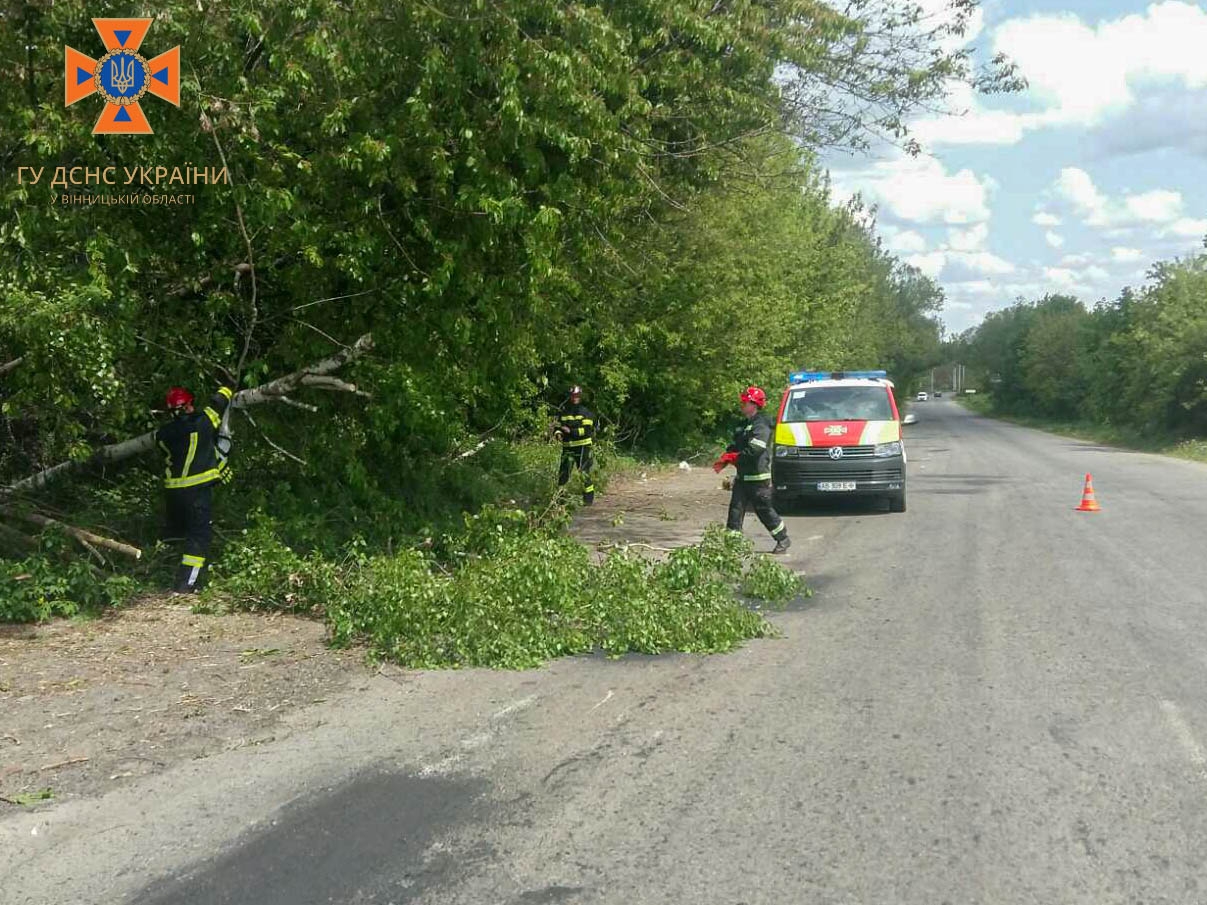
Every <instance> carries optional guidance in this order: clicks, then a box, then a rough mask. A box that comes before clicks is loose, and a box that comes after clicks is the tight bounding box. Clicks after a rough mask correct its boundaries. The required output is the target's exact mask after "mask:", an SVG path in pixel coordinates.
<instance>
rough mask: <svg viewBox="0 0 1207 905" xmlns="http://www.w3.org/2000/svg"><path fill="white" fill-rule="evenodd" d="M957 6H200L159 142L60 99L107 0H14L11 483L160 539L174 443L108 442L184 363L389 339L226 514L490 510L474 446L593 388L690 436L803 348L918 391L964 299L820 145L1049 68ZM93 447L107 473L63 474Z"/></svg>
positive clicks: (661, 443)
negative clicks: (906, 251)
mask: <svg viewBox="0 0 1207 905" xmlns="http://www.w3.org/2000/svg"><path fill="white" fill-rule="evenodd" d="M951 6H952V9H951V15H950V16H947V17H944V18H943V19H942V20H933V19H930V18H927V17H926V16H925V15H924V14H923V12H922V11H921V10H920V9H919V8H917V7H916V6H915V5H914V4H912V3H910V2H906V0H889V2H886V3H882V4H876V5H874V7H875V8H874V9H873V8H872V7H870V6H869V5H867V4H858V3H857V4H852V5H849V6H848V7H847V8H845V9H844V10H840V9H837V8H835V7H833V6H832V5H831V4H828V3H824V2H820V0H757V2H756V0H708V2H702V0H609V2H606V3H605V2H590V0H582V2H572V3H567V2H563V0H426V2H417V3H402V4H399V3H396V2H387V0H366V2H361V3H357V4H354V5H350V4H347V3H345V2H342V0H291V2H289V3H285V2H280V0H270V2H267V3H262V2H261V3H254V4H253V3H250V2H234V3H231V4H226V5H223V6H221V7H219V8H211V7H209V6H207V7H205V8H204V9H203V8H200V7H199V6H198V5H197V4H194V3H186V2H182V0H168V2H165V3H162V4H158V5H157V7H156V12H155V20H154V22H153V24H152V26H151V28H150V30H149V32H148V34H147V37H146V39H145V44H144V48H143V53H144V55H146V56H148V57H150V56H153V55H154V54H157V53H161V52H163V51H164V50H167V49H168V48H170V47H172V46H175V45H177V44H178V45H180V47H181V60H182V84H181V95H182V100H181V105H180V107H179V109H177V108H173V107H171V106H169V105H168V104H166V103H163V102H162V101H160V100H158V99H155V98H152V97H149V96H148V97H147V98H146V99H144V101H143V109H144V110H145V112H146V113H147V116H148V118H149V120H150V121H151V123H152V125H153V128H154V134H153V135H146V136H137V137H131V136H93V135H92V134H91V129H92V125H93V123H94V121H95V118H96V116H97V115H99V112H100V103H99V100H97V99H96V98H93V99H85V100H83V101H80V102H79V103H78V104H75V105H73V106H71V107H64V105H63V92H62V85H61V82H60V80H61V79H62V77H63V75H62V72H63V70H62V60H63V45H64V44H67V45H70V46H72V47H74V48H77V49H79V50H81V51H83V52H87V53H89V54H90V55H91V56H93V57H99V56H101V54H102V53H103V51H102V48H101V45H100V42H99V38H98V36H97V34H96V32H95V30H94V29H93V27H92V24H91V17H93V16H98V15H105V12H104V10H100V9H99V8H97V7H96V5H95V4H91V5H90V4H86V3H83V2H82V0H67V2H62V3H55V4H42V3H34V2H6V3H4V4H3V5H0V62H2V64H3V65H4V67H5V71H6V72H9V73H10V74H12V75H14V76H19V78H8V79H5V80H4V82H3V83H2V84H0V167H2V171H3V181H2V183H0V195H2V196H3V204H4V207H5V209H6V210H7V211H10V212H11V215H10V216H8V217H7V218H6V219H5V220H4V221H3V222H0V400H2V402H0V486H2V487H7V488H13V487H14V486H15V485H18V482H22V481H25V483H24V484H20V485H19V486H20V487H21V491H20V493H16V492H11V491H10V492H9V493H7V495H6V500H7V502H6V500H0V503H2V504H4V505H18V504H20V505H29V506H34V507H35V508H37V507H41V509H42V510H43V511H47V512H51V513H52V514H53V513H56V512H57V513H59V514H61V515H63V516H65V517H70V516H71V515H72V514H73V513H74V514H75V516H76V518H77V519H80V518H83V519H85V520H86V521H91V522H92V523H93V524H98V523H105V524H108V525H113V526H116V527H117V528H119V529H121V530H122V531H123V532H124V535H125V536H128V537H138V536H140V535H141V536H142V537H144V538H145V537H147V536H148V534H149V533H150V532H151V530H152V529H151V528H150V527H147V526H145V525H144V524H143V523H144V522H146V517H145V516H146V509H147V498H148V497H149V496H153V495H154V493H155V491H154V467H153V463H152V466H151V467H149V468H148V467H145V465H144V467H141V468H140V467H131V464H130V462H129V461H125V462H117V461H115V460H114V457H109V458H104V457H98V456H97V452H98V450H106V449H112V448H116V447H115V445H117V444H120V443H121V442H122V441H129V438H131V437H136V436H139V435H141V434H143V433H144V432H145V431H147V430H148V429H150V428H151V427H153V426H154V425H155V423H156V422H157V419H160V418H162V413H161V412H158V411H157V409H159V408H160V406H161V401H160V400H161V399H162V393H163V391H164V389H165V388H166V387H168V386H170V385H173V384H182V385H185V386H190V387H192V388H194V390H195V391H196V392H198V393H199V394H201V393H205V392H207V391H208V390H209V388H210V384H212V383H213V382H214V381H215V380H216V379H217V377H216V374H218V373H219V372H220V369H222V368H225V369H227V370H230V371H234V372H237V374H238V377H239V383H240V388H241V389H245V390H247V389H253V388H256V387H262V386H265V385H271V384H272V382H273V381H274V380H277V379H279V378H280V377H281V376H282V375H298V374H300V373H302V372H303V371H304V369H306V368H307V367H308V366H309V365H311V364H312V363H314V362H321V361H327V360H330V359H331V357H332V356H338V355H340V354H341V353H342V352H347V351H348V350H349V349H352V348H353V347H354V345H355V344H356V343H357V342H358V340H361V339H362V338H365V337H371V348H372V353H371V354H365V355H357V356H345V357H344V358H342V359H341V361H344V362H346V363H347V366H346V368H344V370H343V371H341V372H340V373H339V374H337V375H331V376H329V378H328V379H327V381H326V382H320V381H308V380H303V379H300V378H299V379H297V380H294V381H293V382H292V383H290V384H289V386H288V392H285V391H284V390H281V391H280V392H276V393H268V394H261V396H260V397H257V398H256V400H255V401H259V402H264V403H266V404H264V405H262V406H259V407H257V408H256V409H255V411H254V413H253V411H252V410H251V408H244V409H242V410H241V411H240V412H236V414H235V416H234V421H233V427H234V429H235V434H236V444H237V445H236V455H235V460H234V464H235V467H236V471H237V474H238V477H237V479H236V484H235V485H234V487H233V489H232V490H231V491H230V492H229V493H228V494H227V496H228V497H230V498H231V499H232V500H235V499H237V500H239V502H238V503H234V502H232V503H230V504H229V505H230V507H231V509H230V510H229V511H228V517H230V518H233V519H235V521H236V522H237V521H238V520H240V519H247V518H250V517H251V515H250V514H251V513H252V512H253V511H254V510H261V511H269V512H275V513H283V512H288V513H290V514H291V518H294V517H296V518H294V520H295V522H296V528H297V530H296V532H295V533H296V535H297V536H298V537H301V538H304V539H306V540H308V541H310V542H315V543H317V542H318V541H319V540H320V539H321V538H322V537H324V536H325V535H326V534H327V533H329V532H331V531H334V530H335V528H334V527H333V526H334V525H336V523H338V524H340V525H342V526H343V527H342V529H341V531H342V534H341V536H344V537H346V536H348V535H349V534H350V533H351V532H353V531H361V530H364V529H365V523H366V521H369V522H371V521H372V520H373V518H374V515H373V514H374V513H383V512H384V513H386V515H383V516H382V520H383V522H388V521H389V520H390V519H392V518H394V517H395V516H400V514H401V513H406V514H408V516H413V515H414V514H415V513H416V512H419V513H421V514H423V513H430V512H435V511H437V510H438V509H439V508H440V507H441V506H445V507H448V506H450V505H451V506H452V508H453V509H457V508H459V507H464V506H468V505H470V504H471V503H473V502H475V501H479V502H480V495H478V494H476V492H475V491H474V490H473V488H472V487H469V485H472V484H473V482H474V481H475V480H478V478H475V477H473V476H472V475H468V474H467V473H466V472H465V470H464V467H463V466H464V463H465V460H463V459H462V456H464V455H465V453H466V452H467V451H473V450H475V449H477V448H478V444H479V443H480V442H481V440H482V439H483V438H485V437H498V438H501V439H504V440H521V439H524V438H530V437H534V436H537V435H539V434H540V432H541V430H542V428H543V427H544V424H545V422H546V418H547V413H548V410H549V409H551V408H553V407H556V406H557V405H558V404H559V403H560V402H561V401H562V399H563V396H564V392H565V387H566V386H568V385H569V383H570V382H577V383H581V384H583V385H584V386H586V387H587V388H588V393H589V400H588V401H589V402H590V404H592V406H593V408H595V409H596V410H598V412H599V413H600V415H601V419H602V421H603V424H604V429H603V433H604V436H605V438H609V439H611V440H613V441H615V442H618V443H620V444H622V445H625V446H627V447H629V448H632V449H641V450H647V451H651V452H662V453H678V454H681V453H683V452H684V451H686V450H690V449H692V448H694V447H695V446H696V445H698V444H699V443H701V442H703V441H706V440H708V439H710V438H712V437H713V436H715V435H716V432H717V430H718V429H719V427H720V426H721V425H722V423H723V422H724V420H725V419H726V418H727V417H729V416H730V414H731V411H732V408H733V400H734V398H735V394H736V391H737V389H738V388H739V387H741V386H744V385H746V384H748V383H762V384H764V385H766V386H768V387H769V388H775V387H777V386H779V385H781V384H782V382H783V380H784V377H785V374H786V372H787V370H789V369H792V368H797V367H802V366H810V367H842V366H851V367H856V366H858V367H887V368H888V369H889V370H890V371H892V372H893V374H894V376H895V377H897V378H898V380H900V381H903V382H909V381H910V380H911V379H913V377H914V376H915V375H917V374H919V373H921V371H922V370H923V369H925V368H927V367H929V366H930V365H931V364H932V363H934V361H935V359H936V357H937V356H938V354H939V344H940V343H939V327H938V324H937V320H936V314H937V312H938V310H939V308H940V306H941V304H942V294H941V291H940V290H939V288H938V287H937V286H936V285H935V284H934V283H932V282H931V281H930V280H928V279H927V278H926V277H924V276H923V275H921V274H920V273H919V272H918V271H916V270H914V269H912V268H909V267H906V266H904V265H903V264H902V263H900V262H899V261H897V260H896V259H894V258H893V257H892V256H891V255H889V254H888V253H886V251H885V250H884V249H883V248H882V247H881V245H880V243H879V240H878V239H877V237H876V234H875V227H874V223H873V221H872V218H871V217H870V216H869V214H868V212H867V211H865V210H862V209H860V208H859V207H858V205H839V204H836V203H835V202H834V200H833V199H832V198H831V195H830V192H829V187H828V184H827V180H826V177H825V173H824V170H823V168H822V167H821V166H820V165H819V163H818V154H819V153H821V152H823V151H825V150H828V149H834V148H844V149H848V150H855V151H858V150H860V149H863V148H865V147H866V146H867V145H868V144H869V143H870V142H872V141H876V140H881V139H884V138H888V139H890V140H895V141H898V142H901V143H905V144H906V145H907V146H908V144H909V139H908V133H907V130H906V128H905V126H904V125H903V124H904V123H905V121H906V120H907V118H908V116H909V114H910V113H911V112H913V111H915V110H918V109H921V108H924V107H929V106H933V105H934V104H935V103H937V102H938V101H939V100H940V99H941V98H942V97H943V96H944V94H945V92H946V90H947V87H948V86H949V85H950V83H951V81H952V80H953V79H957V80H965V81H970V82H972V83H974V84H975V85H976V86H977V87H978V88H979V89H980V90H983V91H997V90H1010V89H1011V88H1012V87H1015V86H1016V85H1017V81H1016V80H1015V79H1014V75H1013V72H1012V71H1011V69H1010V67H1009V66H1008V65H1007V64H1006V63H1005V61H1002V60H996V61H994V62H993V63H992V64H991V65H989V66H988V67H986V68H982V69H978V68H976V67H975V66H974V65H973V62H972V59H971V57H970V55H969V52H968V51H967V50H951V49H950V48H951V47H952V46H953V44H954V43H958V42H953V41H952V40H951V39H952V37H953V36H955V35H958V34H960V33H962V30H963V28H964V25H965V24H966V22H967V20H968V17H969V16H970V15H971V14H972V13H973V12H974V11H975V7H976V3H975V2H972V0H956V2H953V3H952V5H951ZM186 164H187V165H190V166H194V167H205V168H225V169H226V171H227V173H228V174H229V177H230V183H229V185H227V184H218V185H213V184H210V185H195V186H190V187H189V192H190V194H191V195H192V196H193V197H194V199H195V200H194V202H193V203H191V204H182V205H177V206H173V207H170V208H169V207H147V206H145V205H139V206H134V207H122V206H120V205H112V204H110V205H100V204H97V205H84V206H80V205H70V206H63V205H62V204H55V203H54V200H55V199H54V195H55V190H53V189H52V188H51V187H50V186H49V185H48V180H46V179H43V180H42V181H41V182H39V183H37V184H31V183H30V181H29V180H27V179H26V180H18V179H17V178H16V174H17V170H18V167H26V166H33V167H43V168H45V171H46V172H52V171H54V170H56V169H57V168H58V167H66V168H69V169H70V168H74V167H80V168H84V169H85V170H88V169H96V168H99V169H101V170H102V171H103V170H104V169H105V168H108V167H117V168H119V169H118V170H117V172H125V171H126V169H127V168H133V167H157V166H165V167H168V168H169V169H170V168H172V167H175V166H185V165H186ZM77 191H82V192H90V193H102V192H106V191H109V189H108V187H106V186H104V185H100V186H88V187H86V188H84V189H79V190H77ZM253 395H254V394H253ZM248 398H249V399H250V397H248ZM492 456H493V457H494V458H492ZM500 457H501V458H500ZM479 460H480V461H481V462H482V463H483V464H482V467H483V469H487V470H489V469H490V468H496V470H497V471H498V472H499V473H500V474H503V473H506V472H507V469H508V468H511V467H512V466H513V465H514V463H513V462H511V461H510V460H509V459H507V457H506V456H505V455H504V454H502V453H493V454H490V455H488V454H487V453H486V452H484V453H483V454H482V455H481V456H479V457H475V458H474V459H473V460H471V461H474V462H477V461H479ZM68 462H74V463H83V464H85V465H87V466H88V467H80V468H75V467H71V468H67V469H64V470H59V471H54V472H53V475H56V476H58V475H62V476H63V477H64V479H65V480H64V482H63V484H62V486H55V487H50V486H47V487H43V486H42V485H41V484H38V485H37V487H36V488H33V486H32V485H31V484H30V482H29V480H28V479H30V477H31V476H34V475H40V474H43V473H45V472H46V471H47V469H52V468H54V467H55V466H59V465H63V464H65V463H68ZM145 462H146V460H145V459H144V463H145ZM68 475H70V476H71V477H70V478H69V479H68ZM450 475H451V477H450ZM492 486H495V485H492ZM467 488H468V489H467ZM35 489H36V491H37V492H36V493H35V492H34V490H35ZM496 489H497V488H496ZM335 511H338V512H340V513H342V515H341V516H340V517H339V518H338V519H335V518H333V517H332V513H333V512H335Z"/></svg>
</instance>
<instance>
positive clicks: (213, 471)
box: [163, 468, 219, 490]
mask: <svg viewBox="0 0 1207 905" xmlns="http://www.w3.org/2000/svg"><path fill="white" fill-rule="evenodd" d="M218 477H219V475H218V469H217V468H210V469H207V470H206V471H202V472H199V473H198V474H195V475H190V476H189V477H187V478H165V479H164V482H163V486H164V487H167V488H168V489H169V490H173V489H174V490H179V489H180V488H182V487H196V486H197V485H198V484H208V483H209V482H210V481H216V480H218Z"/></svg>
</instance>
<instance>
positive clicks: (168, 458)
mask: <svg viewBox="0 0 1207 905" xmlns="http://www.w3.org/2000/svg"><path fill="white" fill-rule="evenodd" d="M159 448H160V449H162V450H163V458H164V463H165V464H164V469H163V476H164V477H165V478H167V479H171V477H172V451H171V450H170V449H168V445H167V444H166V443H164V442H163V441H162V440H160V441H159Z"/></svg>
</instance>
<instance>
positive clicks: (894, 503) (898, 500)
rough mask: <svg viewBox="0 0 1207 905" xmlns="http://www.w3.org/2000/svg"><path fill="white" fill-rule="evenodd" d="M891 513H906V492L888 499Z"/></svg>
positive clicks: (895, 494)
mask: <svg viewBox="0 0 1207 905" xmlns="http://www.w3.org/2000/svg"><path fill="white" fill-rule="evenodd" d="M888 511H889V512H904V511H905V491H904V490H902V491H901V492H900V493H894V494H893V495H892V496H890V497H889V498H888Z"/></svg>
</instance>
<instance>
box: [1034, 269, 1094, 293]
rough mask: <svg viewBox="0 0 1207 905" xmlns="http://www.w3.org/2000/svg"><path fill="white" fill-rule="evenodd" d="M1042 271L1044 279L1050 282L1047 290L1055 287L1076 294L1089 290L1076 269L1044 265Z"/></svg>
mask: <svg viewBox="0 0 1207 905" xmlns="http://www.w3.org/2000/svg"><path fill="white" fill-rule="evenodd" d="M1043 273H1044V279H1045V280H1047V281H1048V283H1050V284H1051V285H1050V286H1049V287H1048V291H1050V290H1052V289H1057V290H1061V291H1064V292H1074V293H1078V294H1086V293H1088V292H1089V291H1090V290H1089V287H1088V286H1086V285H1085V284H1084V283H1083V282H1082V281H1081V274H1080V273H1079V272H1078V271H1076V270H1071V269H1070V268H1068V267H1045V268H1044V270H1043Z"/></svg>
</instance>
